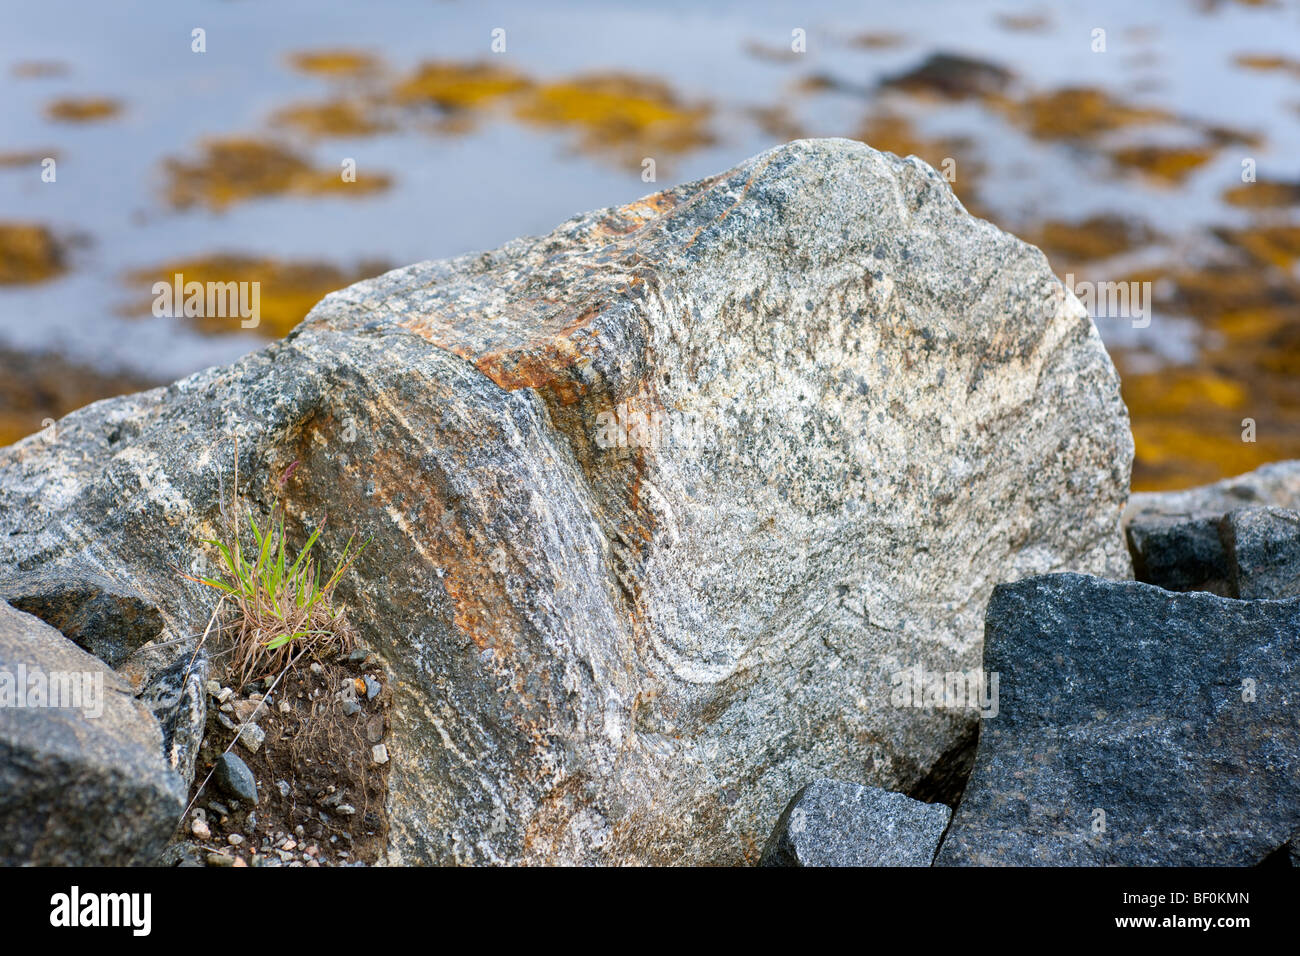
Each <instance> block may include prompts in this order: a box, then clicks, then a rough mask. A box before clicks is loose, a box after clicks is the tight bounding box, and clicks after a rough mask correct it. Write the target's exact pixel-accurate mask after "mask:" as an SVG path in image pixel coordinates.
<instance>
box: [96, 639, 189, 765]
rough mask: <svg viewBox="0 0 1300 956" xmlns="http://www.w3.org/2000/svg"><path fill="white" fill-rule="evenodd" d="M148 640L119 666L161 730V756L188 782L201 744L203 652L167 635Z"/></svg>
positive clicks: (121, 672)
mask: <svg viewBox="0 0 1300 956" xmlns="http://www.w3.org/2000/svg"><path fill="white" fill-rule="evenodd" d="M162 636H163V638H165V639H164V640H161V641H158V642H156V643H153V644H148V645H146V646H144V647H142V648H140V649H139V650H137V651H136V652H135V653H134V654H132V655H131V656H130V657H129V658H127V660H126V662H125V663H124V664H123V665H122V666H121V667H120V668H118V674H119V675H120V676H121V677H123V678H124V679H125V680H126V681H127V682H128V683H129V684H130V685H131V687H132V689H133V690H134V691H135V695H136V697H137V698H139V700H140V701H141V703H143V704H144V705H145V706H146V707H148V708H149V710H150V711H152V712H153V715H154V718H155V719H156V720H157V721H158V726H159V727H160V728H161V729H162V734H163V757H164V759H166V761H167V763H168V764H169V765H170V766H171V768H172V769H173V770H175V771H176V772H177V773H179V774H180V775H181V778H182V779H183V780H184V781H185V782H186V783H187V784H188V783H190V782H192V781H193V780H194V762H195V760H197V759H198V755H199V746H200V745H201V744H202V743H203V729H204V725H205V723H206V721H207V714H208V698H207V695H206V694H205V693H204V689H203V688H204V682H205V679H206V675H207V673H208V669H209V663H208V657H207V654H205V653H204V652H203V651H202V650H199V651H198V652H197V653H196V652H195V648H194V647H193V645H192V644H191V643H190V642H188V641H184V640H179V639H175V638H172V637H171V635H170V632H169V631H166V630H164V631H163V635H162Z"/></svg>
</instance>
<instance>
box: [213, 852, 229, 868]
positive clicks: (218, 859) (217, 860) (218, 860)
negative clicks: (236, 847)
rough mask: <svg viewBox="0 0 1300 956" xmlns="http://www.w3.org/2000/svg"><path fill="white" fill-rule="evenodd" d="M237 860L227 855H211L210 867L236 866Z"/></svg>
mask: <svg viewBox="0 0 1300 956" xmlns="http://www.w3.org/2000/svg"><path fill="white" fill-rule="evenodd" d="M234 865H235V858H234V857H233V856H229V855H228V854H225V853H209V854H208V866H234Z"/></svg>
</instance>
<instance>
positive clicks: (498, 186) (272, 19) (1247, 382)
mask: <svg viewBox="0 0 1300 956" xmlns="http://www.w3.org/2000/svg"><path fill="white" fill-rule="evenodd" d="M3 17H4V29H3V30H0V70H2V71H3V77H4V79H3V82H4V84H5V91H6V93H7V95H6V96H4V97H3V98H0V131H2V132H0V380H2V381H0V442H3V441H12V440H14V439H16V438H18V437H20V436H21V435H23V434H27V433H29V432H31V431H33V430H35V429H37V428H39V427H40V425H41V421H42V419H43V418H45V417H47V416H52V415H58V414H63V413H65V412H66V411H68V410H70V409H72V408H75V407H77V406H78V405H80V404H84V403H85V402H88V401H92V400H94V399H96V398H100V397H104V396H106V395H111V394H116V393H118V392H122V391H128V390H133V389H135V388H139V387H144V386H146V385H151V384H154V383H157V382H161V381H165V380H169V379H171V378H173V377H176V376H178V375H182V374H185V373H187V372H191V371H194V370H196V369H198V368H201V367H203V366H206V365H210V364H214V363H219V362H226V361H229V360H231V359H233V358H235V357H237V356H238V355H240V354H243V353H244V352H246V351H248V350H250V349H252V348H256V347H258V346H259V345H260V344H261V343H262V342H263V341H265V338H266V337H267V336H279V335H282V334H284V332H286V331H287V330H288V329H289V328H291V327H292V326H293V325H294V324H295V323H296V322H297V321H298V320H299V319H300V318H301V317H302V316H303V315H304V314H305V312H306V311H307V309H309V308H310V307H311V305H312V304H313V303H314V302H315V301H317V300H318V299H319V298H320V297H321V296H322V295H324V294H325V293H326V292H328V291H330V290H332V289H335V288H339V287H340V286H343V285H346V284H348V283H350V282H352V281H355V280H356V279H358V278H362V277H365V276H368V275H373V274H375V273H377V272H380V271H383V270H384V269H386V268H390V267H393V266H397V265H403V264H406V263H409V262H413V261H417V260H420V259H429V258H441V257H445V256H451V255H456V254H459V253H464V252H469V251H474V250H479V249H487V248H492V247H495V246H497V245H500V244H501V243H502V242H504V241H506V240H508V239H510V238H512V237H514V236H517V235H521V234H525V233H539V232H545V231H548V230H549V229H551V228H552V227H553V226H555V225H556V224H557V223H559V222H560V221H562V220H564V219H566V218H568V217H569V216H571V215H573V214H575V213H577V212H580V211H583V210H587V209H591V208H597V207H601V206H607V205H613V204H617V203H622V202H626V201H630V200H632V199H635V198H637V197H639V196H641V195H644V194H645V193H647V192H650V191H653V190H654V189H655V188H661V187H663V186H665V185H669V184H671V183H675V182H680V181H683V180H689V179H694V178H698V177H701V176H704V175H708V174H711V173H714V172H718V171H720V170H722V169H725V168H727V167H729V166H732V165H734V164H735V163H736V162H738V161H740V160H742V159H744V158H746V157H748V156H750V155H752V154H754V153H756V152H758V151H760V150H762V149H765V148H767V147H769V146H771V145H774V144H776V143H779V142H783V141H786V140H788V139H792V138H796V137H801V136H832V135H834V136H850V137H855V138H859V139H862V140H865V141H866V142H868V143H870V144H871V145H873V146H876V147H878V148H882V149H889V150H892V151H894V152H898V153H900V154H906V153H915V154H917V155H919V156H921V157H922V158H924V159H926V160H927V161H929V162H930V163H932V164H933V165H934V166H935V167H936V168H940V169H946V170H948V171H949V172H950V173H951V174H952V175H953V177H954V179H953V186H954V189H955V190H956V191H957V194H958V196H959V197H960V198H961V199H962V201H963V202H965V203H966V205H967V207H968V208H970V209H971V210H972V211H973V212H975V213H976V214H978V215H981V216H984V217H986V218H989V219H991V220H993V221H994V222H996V223H998V224H999V225H1001V226H1003V227H1004V228H1007V229H1010V230H1012V231H1014V232H1016V233H1017V234H1019V235H1021V236H1023V237H1025V238H1026V239H1028V240H1030V241H1032V242H1035V243H1036V244H1039V245H1041V246H1042V247H1043V248H1044V250H1045V251H1046V252H1047V253H1048V256H1049V258H1050V259H1051V262H1052V264H1053V266H1054V268H1055V269H1056V271H1057V273H1058V274H1059V275H1061V276H1062V278H1065V277H1067V276H1070V277H1072V281H1074V282H1075V283H1076V285H1078V284H1079V283H1083V282H1093V283H1125V284H1126V285H1124V286H1122V287H1112V288H1124V289H1128V288H1130V286H1129V285H1127V284H1128V283H1135V285H1133V286H1131V288H1133V289H1134V290H1139V294H1141V292H1140V290H1149V296H1150V301H1149V302H1148V301H1146V299H1145V298H1144V299H1142V300H1140V301H1141V303H1142V305H1143V306H1144V307H1145V315H1138V316H1134V315H1118V316H1108V315H1103V314H1099V315H1098V326H1099V328H1100V329H1101V331H1102V335H1103V337H1104V338H1105V339H1106V341H1107V344H1108V345H1109V347H1110V349H1111V352H1112V355H1113V356H1114V358H1115V361H1116V364H1117V366H1118V367H1119V369H1120V371H1121V374H1122V376H1123V381H1124V391H1125V399H1126V400H1127V402H1128V404H1129V408H1130V411H1131V414H1132V417H1133V429H1134V435H1135V440H1136V444H1137V453H1138V461H1137V464H1136V466H1135V485H1136V486H1137V487H1172V486H1180V485H1187V484H1195V483H1198V482H1201V481H1206V480H1211V479H1213V478H1216V477H1219V476H1222V475H1226V474H1231V473H1236V472H1239V471H1243V470H1246V469H1248V468H1252V467H1254V466H1255V465H1257V464H1259V463H1260V462H1263V461H1267V460H1273V459H1277V458H1283V457H1300V268H1298V267H1297V261H1298V260H1300V4H1298V3H1296V2H1282V0H1279V2H1276V3H1234V2H1192V0H1186V2H1184V0H1160V2H1149V3H1133V2H1131V0H1129V2H1109V0H1098V2H1092V3H1087V4H1081V3H1064V2H1055V3H1051V2H1043V3H1015V2H979V0H941V2H912V3H863V2H857V3H828V4H811V3H810V4H797V5H791V4H769V3H763V2H750V3H744V4H714V5H707V4H700V3H673V2H657V3H653V4H645V3H625V4H621V3H599V4H597V3H560V4H555V3H547V4H539V3H473V4H470V3H449V2H447V3H444V2H398V0H388V2H370V3H367V4H364V5H361V4H348V5H343V4H339V5H338V6H337V7H336V8H334V9H329V8H327V7H326V5H323V4H320V3H316V2H281V3H276V4H269V3H267V4H263V3H252V2H209V3H175V2H167V0H157V2H134V3H114V4H104V3H91V2H87V3H66V2H59V0H42V2H41V3H39V4H21V5H20V4H8V5H6V7H5V10H4V13H3ZM196 27H201V28H202V29H203V30H204V31H205V32H206V37H205V39H206V48H207V49H206V52H203V53H196V52H193V51H192V49H191V43H192V39H191V38H192V32H191V31H192V30H193V29H194V28H196ZM496 28H502V29H504V31H505V45H506V49H505V52H503V53H494V52H493V51H492V49H491V44H492V31H493V30H494V29H496ZM796 29H798V30H802V31H803V35H804V36H805V37H806V41H805V43H806V49H805V50H804V51H803V52H795V51H794V50H792V45H793V40H792V31H794V30H796ZM1097 30H1104V31H1105V33H1104V42H1105V49H1104V50H1099V49H1096V47H1098V46H1099V43H1098V39H1099V37H1100V35H1099V34H1098V33H1097V32H1096V31H1097ZM647 157H651V158H653V159H654V161H655V173H656V177H657V181H656V182H655V183H654V184H648V183H646V182H644V181H643V179H642V172H643V162H644V160H645V159H646V158H647ZM47 158H52V159H53V160H54V161H55V167H54V168H55V172H56V179H55V181H54V182H52V183H51V182H44V181H42V168H43V166H42V164H43V161H44V160H45V159H47ZM346 160H351V161H354V162H355V165H356V170H357V175H356V181H355V182H348V183H345V182H344V181H343V179H342V177H341V175H340V170H341V168H342V164H343V163H344V162H345V161H346ZM1244 170H1246V171H1253V174H1254V181H1253V182H1247V181H1243V171H1244ZM1248 178H1249V177H1248ZM176 272H182V273H183V274H184V275H185V277H186V279H187V280H193V279H197V280H199V281H204V280H207V279H219V280H223V281H239V280H250V281H253V280H255V281H258V282H260V283H261V289H262V299H261V314H262V324H261V326H260V327H259V328H258V329H256V330H252V331H250V330H247V329H243V328H241V327H240V323H239V321H238V318H233V319H227V320H215V319H211V318H209V319H184V318H167V317H161V318H159V317H154V316H153V315H152V314H151V303H152V300H153V296H152V293H151V287H152V285H153V283H154V282H155V281H157V280H159V279H168V278H170V277H171V276H172V275H173V274H174V273H176ZM1145 283H1149V285H1144V284H1145ZM1080 288H1086V287H1083V286H1080ZM1135 304H1136V300H1135ZM1097 311H1098V312H1099V313H1103V312H1107V311H1111V312H1113V311H1115V310H1114V309H1108V308H1107V307H1106V306H1105V305H1104V304H1102V305H1101V306H1100V307H1098V308H1097ZM1132 311H1133V310H1132V309H1130V312H1132ZM1148 319H1149V321H1148ZM1245 420H1250V421H1252V422H1253V423H1254V425H1253V433H1254V434H1253V437H1254V438H1255V439H1256V440H1255V441H1243V422H1244V421H1245ZM1246 427H1251V426H1246Z"/></svg>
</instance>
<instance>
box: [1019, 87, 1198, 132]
mask: <svg viewBox="0 0 1300 956" xmlns="http://www.w3.org/2000/svg"><path fill="white" fill-rule="evenodd" d="M1000 105H1001V106H1002V108H1003V109H1004V110H1005V111H1006V112H1007V113H1008V114H1009V115H1010V116H1011V118H1012V120H1013V121H1014V122H1016V123H1018V124H1019V125H1021V126H1023V127H1024V128H1025V129H1027V130H1028V131H1029V133H1030V134H1031V135H1032V136H1034V137H1036V138H1038V139H1087V138H1088V137H1090V136H1096V135H1098V134H1100V133H1105V132H1109V131H1110V130H1115V129H1122V128H1124V127H1128V126H1139V125H1144V124H1150V123H1163V122H1168V121H1170V120H1172V119H1173V117H1172V116H1171V115H1170V114H1169V113H1166V112H1165V111H1164V110H1160V109H1154V108H1150V107H1137V106H1128V105H1126V104H1124V103H1122V102H1120V101H1118V100H1116V99H1115V98H1114V97H1112V96H1110V95H1109V94H1107V93H1105V92H1104V91H1102V90H1099V89H1095V88H1092V87H1067V88H1064V89H1059V90H1053V91H1051V92H1049V93H1040V94H1036V95H1034V96H1030V97H1028V98H1027V99H1025V100H1023V101H1020V102H1016V101H1013V100H1002V101H1000Z"/></svg>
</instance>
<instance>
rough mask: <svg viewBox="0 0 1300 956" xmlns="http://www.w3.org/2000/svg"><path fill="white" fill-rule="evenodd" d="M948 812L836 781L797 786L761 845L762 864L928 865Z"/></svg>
mask: <svg viewBox="0 0 1300 956" xmlns="http://www.w3.org/2000/svg"><path fill="white" fill-rule="evenodd" d="M950 816H952V811H951V810H949V809H948V808H947V807H945V806H944V805H943V804H940V803H921V802H920V801H919V800H913V799H912V798H911V797H908V796H905V795H904V794H901V793H892V792H890V791H888V790H881V789H880V788H878V787H864V786H860V785H859V784H856V783H844V782H842V781H839V780H818V781H816V782H814V783H810V784H809V785H808V786H806V787H804V788H803V789H802V790H800V791H799V792H798V793H797V794H795V797H794V799H793V800H791V801H790V803H789V805H788V806H787V807H786V808H785V811H784V812H783V813H782V814H781V816H780V818H779V819H778V820H777V822H776V827H775V828H774V829H773V830H772V835H771V836H770V837H768V841H767V845H766V846H765V847H764V848H763V857H762V865H763V866H929V865H930V861H931V860H933V859H934V853H935V850H937V849H938V847H939V838H940V837H942V836H943V830H944V827H946V826H947V825H948V818H949V817H950Z"/></svg>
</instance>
